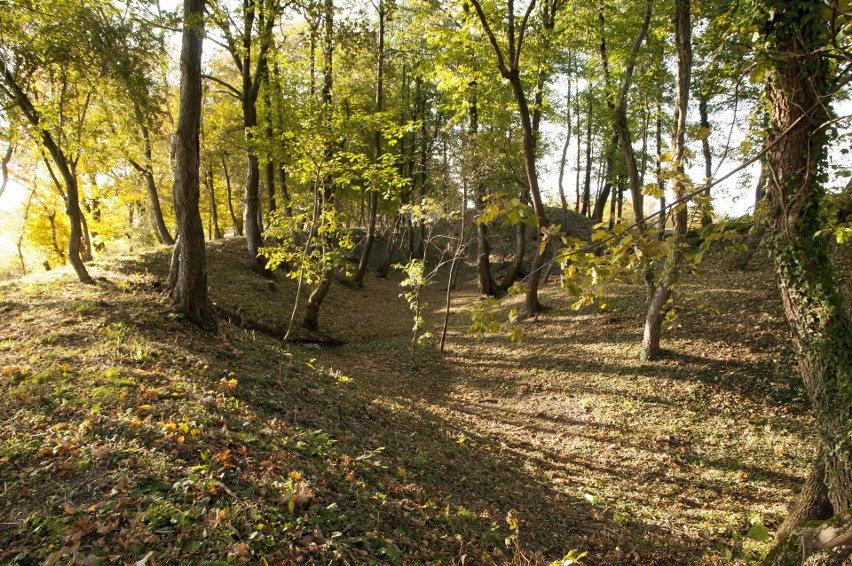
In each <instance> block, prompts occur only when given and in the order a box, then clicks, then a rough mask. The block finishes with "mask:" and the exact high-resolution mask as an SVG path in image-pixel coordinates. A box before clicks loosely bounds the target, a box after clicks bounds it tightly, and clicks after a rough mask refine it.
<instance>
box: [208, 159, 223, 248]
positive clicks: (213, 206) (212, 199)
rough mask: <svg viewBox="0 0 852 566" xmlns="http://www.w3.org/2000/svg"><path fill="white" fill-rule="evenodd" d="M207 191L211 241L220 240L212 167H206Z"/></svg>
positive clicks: (220, 233)
mask: <svg viewBox="0 0 852 566" xmlns="http://www.w3.org/2000/svg"><path fill="white" fill-rule="evenodd" d="M206 174H207V182H206V183H205V184H206V185H207V190H208V191H209V192H210V223H211V224H212V225H213V239H214V240H221V239H222V232H221V231H220V230H219V209H218V208H217V207H216V190H215V187H214V186H213V167H211V166H210V165H208V166H207V172H206Z"/></svg>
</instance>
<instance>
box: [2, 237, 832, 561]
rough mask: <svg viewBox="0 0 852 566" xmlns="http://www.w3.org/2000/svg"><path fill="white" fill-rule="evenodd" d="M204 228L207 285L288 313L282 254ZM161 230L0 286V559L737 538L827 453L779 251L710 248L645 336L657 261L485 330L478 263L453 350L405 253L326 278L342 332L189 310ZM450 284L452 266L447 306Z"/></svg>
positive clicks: (769, 519) (254, 313) (422, 551)
mask: <svg viewBox="0 0 852 566" xmlns="http://www.w3.org/2000/svg"><path fill="white" fill-rule="evenodd" d="M379 247H380V248H381V246H379ZM208 249H209V275H210V288H211V297H212V299H213V300H214V301H215V302H217V303H219V304H222V305H225V306H227V308H230V309H235V310H239V312H240V313H241V314H242V315H244V316H247V317H251V318H253V319H256V320H258V321H261V322H263V323H264V324H267V325H269V326H274V327H281V326H282V325H286V322H287V320H288V319H289V317H290V314H291V310H292V308H293V299H294V297H295V294H296V293H295V288H296V285H295V282H294V281H293V280H291V279H289V278H287V277H286V276H285V275H284V274H282V273H277V274H276V277H275V279H274V280H269V279H264V278H262V277H260V276H258V275H255V274H253V273H251V272H250V271H249V270H248V269H247V268H246V264H247V262H246V261H245V257H244V254H245V251H244V249H245V248H244V245H243V242H242V240H239V239H229V240H225V241H221V242H216V243H212V244H210V246H209V248H208ZM168 258H169V256H168V251H167V250H159V251H156V252H152V253H148V254H145V255H141V256H133V257H127V258H123V259H111V260H110V261H109V262H104V263H101V264H98V265H96V266H94V267H93V269H92V272H93V274H94V275H95V276H96V277H98V282H97V285H96V286H94V287H86V286H81V285H79V284H77V283H74V282H73V280H72V276H71V274H70V273H68V272H60V271H57V272H51V273H49V274H46V275H43V276H38V277H35V276H31V277H30V278H27V279H24V280H20V281H18V282H12V283H5V284H3V285H2V287H0V301H2V302H0V312H2V319H0V388H2V390H3V392H4V398H5V399H6V401H5V403H4V405H3V406H2V407H0V428H2V439H3V445H2V447H1V448H0V476H2V478H3V481H4V491H3V493H2V494H0V510H2V525H0V561H2V562H12V563H15V562H17V563H21V564H26V563H33V564H35V563H42V562H43V561H45V560H46V559H47V560H50V559H55V560H56V561H58V560H60V559H61V560H65V561H67V560H69V559H74V560H77V561H78V562H82V561H85V560H90V561H92V562H91V563H101V562H103V563H107V562H113V563H127V562H130V561H136V560H141V559H145V557H146V555H148V554H149V553H151V554H150V555H149V556H148V557H147V560H148V564H165V563H201V562H204V561H217V560H218V561H225V562H235V563H240V562H249V563H269V564H272V563H282V564H290V563H294V562H304V563H324V564H328V563H330V562H331V563H344V561H346V562H348V563H351V564H360V563H364V564H366V563H371V562H378V563H400V564H427V563H431V564H438V563H442V564H503V563H518V564H525V563H533V564H547V563H550V562H551V561H553V560H558V559H561V558H562V557H563V556H565V555H567V554H568V553H569V552H570V551H571V550H573V549H577V550H578V551H581V552H587V555H586V556H585V557H584V558H583V563H586V564H729V563H748V562H751V561H754V560H757V559H759V558H760V557H761V556H762V555H763V554H764V553H765V552H766V550H767V548H768V545H769V544H770V542H769V541H767V540H766V538H767V536H765V534H767V532H766V530H765V529H763V528H762V527H761V525H762V526H765V527H766V528H767V529H768V534H770V535H771V532H772V531H773V529H775V528H777V527H778V526H779V525H780V524H781V522H782V521H783V518H784V516H785V510H786V505H787V504H788V503H789V502H790V501H792V499H793V497H794V495H795V493H796V491H797V489H798V487H799V486H800V485H801V484H802V483H803V481H804V477H805V475H806V473H807V470H808V466H809V462H810V460H811V459H812V457H813V455H814V454H813V446H814V445H815V444H814V438H813V434H812V430H813V426H812V419H811V416H810V413H809V410H808V404H807V402H806V399H805V396H804V392H803V388H802V386H801V383H800V378H799V377H798V374H797V366H796V363H795V359H794V355H793V353H792V350H791V346H790V343H789V341H788V332H787V328H786V323H785V321H784V316H783V313H782V311H781V307H780V300H779V297H778V291H777V286H776V285H775V282H774V277H773V276H772V273H771V270H770V264H769V260H768V258H766V257H765V255H759V256H758V257H756V258H755V260H754V262H753V264H752V266H751V268H750V270H748V271H745V272H731V271H728V270H727V269H726V268H725V267H724V264H725V261H726V258H725V257H724V255H723V254H716V255H711V256H709V257H708V258H707V259H706V260H705V263H704V264H703V265H702V268H701V272H700V273H699V274H696V275H693V276H690V277H689V278H688V279H686V280H685V281H684V283H683V285H682V286H681V287H680V288H679V289H678V290H677V292H676V299H675V305H676V313H677V316H676V317H675V318H674V319H673V320H672V321H671V322H670V324H671V328H670V329H669V330H668V331H667V332H666V334H665V335H664V339H663V347H664V349H665V355H664V356H663V358H662V359H661V360H659V361H657V362H654V363H642V362H640V361H639V359H638V357H637V350H638V344H639V341H640V338H641V330H642V322H643V320H644V300H645V297H644V290H643V288H642V287H640V286H626V285H625V286H617V287H613V288H611V289H609V290H608V291H607V294H606V296H605V297H604V298H603V299H602V302H603V303H605V306H604V307H603V308H601V304H600V303H599V304H597V305H594V306H591V307H586V308H584V309H582V310H580V311H579V312H577V311H574V310H573V309H572V308H571V307H570V305H571V303H572V300H571V298H570V297H568V296H566V294H565V293H564V291H562V290H561V289H560V288H559V285H558V281H555V282H552V283H551V284H550V285H548V286H546V287H545V289H544V290H543V292H542V294H541V300H542V302H543V303H544V304H545V305H546V306H547V309H546V310H545V311H544V312H543V313H541V314H540V315H539V316H538V317H537V318H536V319H535V320H526V321H521V322H518V323H516V325H515V326H513V327H512V328H513V329H519V330H520V331H521V334H522V339H521V341H520V343H514V342H512V341H511V340H510V339H509V336H508V331H507V332H500V333H496V334H494V335H490V336H486V337H485V338H484V339H483V340H478V339H477V337H476V336H474V335H473V334H472V333H471V332H470V331H469V327H470V325H471V308H472V305H474V303H475V302H476V300H477V299H478V297H477V295H476V289H475V273H474V271H473V269H474V268H473V266H472V265H465V266H464V267H463V269H462V271H461V273H460V277H459V284H458V288H457V289H456V290H455V291H454V292H453V294H452V305H451V313H450V319H449V334H448V344H447V349H446V352H445V353H444V354H443V355H442V354H440V353H439V352H438V351H437V346H436V343H435V341H434V340H433V341H432V342H428V343H426V344H424V345H421V346H419V347H418V348H417V350H416V351H415V353H414V356H413V359H412V354H411V352H410V343H411V327H412V319H411V313H410V311H409V308H408V305H407V303H406V302H405V301H404V299H402V298H400V293H401V292H402V291H403V290H402V289H401V287H400V286H399V283H400V281H401V279H402V277H401V275H400V274H399V273H398V272H394V273H393V274H392V275H391V277H390V278H389V279H388V280H382V279H377V278H375V277H373V276H372V275H369V276H368V277H367V279H366V281H365V285H364V287H363V288H362V289H353V288H350V287H347V286H342V285H337V284H336V285H334V286H333V287H332V290H331V292H330V293H329V296H328V297H327V299H326V303H325V305H324V307H323V311H322V313H321V315H320V327H321V329H322V330H323V332H324V333H326V334H328V335H331V336H334V337H335V338H339V339H340V340H342V341H343V342H344V344H343V345H340V346H334V347H326V346H320V345H317V344H310V343H308V344H281V343H280V342H279V341H277V340H275V339H273V338H270V337H267V336H265V335H263V334H262V333H259V332H252V331H249V330H245V329H242V328H239V327H236V326H232V325H230V324H227V323H224V322H221V323H220V328H219V332H218V333H217V334H216V335H211V334H207V333H205V332H203V331H201V330H199V329H196V328H194V327H192V326H190V325H188V324H186V323H184V322H183V321H181V320H179V319H176V318H175V317H174V316H173V315H171V314H169V312H168V309H167V304H168V301H167V298H166V297H165V296H164V295H163V293H162V291H161V286H160V281H162V280H163V277H164V273H165V269H166V267H167V264H168ZM445 293H446V273H445V271H441V272H440V273H439V276H438V277H437V278H436V279H435V281H434V282H433V284H431V285H430V286H428V287H427V288H426V290H425V292H424V295H423V300H424V301H425V303H426V305H427V307H426V313H425V318H426V327H427V328H428V329H429V330H431V331H432V332H433V333H436V334H437V333H439V332H440V325H441V323H442V322H443V313H444V301H445ZM304 300H305V297H304V296H303V297H302V298H301V304H302V305H303V304H304ZM521 301H522V297H507V298H505V299H503V300H501V301H500V302H499V303H498V304H497V305H496V306H494V307H492V309H494V311H495V312H496V313H497V315H496V316H498V317H499V319H500V320H501V321H502V320H504V319H506V318H507V314H506V313H507V312H508V310H509V309H510V308H511V307H512V306H515V307H518V306H520V305H521ZM299 319H300V317H299V316H298V315H297V317H296V320H297V321H298V320H299ZM54 563H57V562H54ZM223 563H224V562H223Z"/></svg>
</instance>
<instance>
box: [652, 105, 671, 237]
mask: <svg viewBox="0 0 852 566" xmlns="http://www.w3.org/2000/svg"><path fill="white" fill-rule="evenodd" d="M662 134H663V114H662V111H661V110H660V103H659V102H658V103H657V159H656V166H655V168H654V173H655V177H656V179H657V188H658V189H659V191H660V215H659V218H658V219H657V229H658V230H659V234H658V235H657V239H659V240H665V239H666V218H667V217H668V215H667V214H666V183H665V181H664V180H663V148H662V145H663V135H662Z"/></svg>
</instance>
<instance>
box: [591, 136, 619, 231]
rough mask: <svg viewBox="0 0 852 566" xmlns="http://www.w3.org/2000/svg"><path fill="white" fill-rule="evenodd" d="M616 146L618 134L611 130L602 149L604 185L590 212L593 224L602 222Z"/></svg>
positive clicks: (610, 185)
mask: <svg viewBox="0 0 852 566" xmlns="http://www.w3.org/2000/svg"><path fill="white" fill-rule="evenodd" d="M617 148H618V134H617V133H616V132H615V131H613V133H612V137H611V138H610V140H609V145H607V146H606V148H605V149H604V151H605V152H606V157H605V159H604V175H603V179H604V185H603V188H602V189H601V190H600V191H599V192H598V194H597V196H596V197H595V209H594V211H593V212H592V220H594V222H595V224H599V223H601V222H603V215H604V210H605V209H606V202H607V200H608V199H609V193H610V192H611V191H612V181H613V177H614V176H615V151H616V149H617Z"/></svg>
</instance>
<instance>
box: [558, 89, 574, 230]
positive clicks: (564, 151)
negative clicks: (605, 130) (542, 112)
mask: <svg viewBox="0 0 852 566" xmlns="http://www.w3.org/2000/svg"><path fill="white" fill-rule="evenodd" d="M565 123H566V124H567V125H568V131H567V132H565V143H563V144H562V156H561V157H560V159H559V181H558V187H559V202H560V203H561V204H562V222H563V223H567V222H568V200H567V199H566V198H565V186H564V185H563V179H564V178H565V165H566V162H567V159H568V146H569V145H570V143H571V81H570V80H569V81H568V94H567V101H566V102H565Z"/></svg>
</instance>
